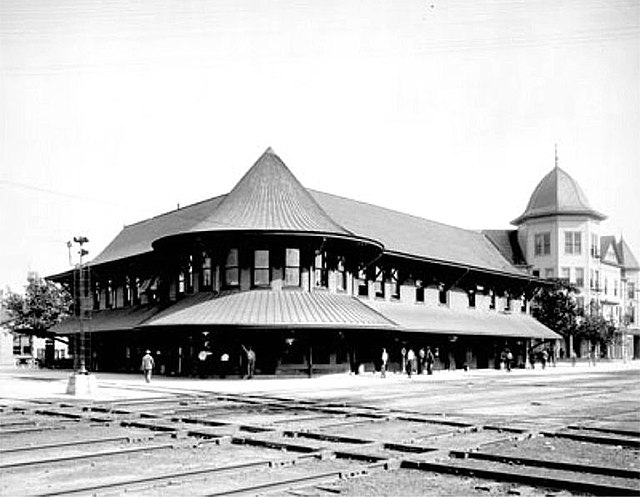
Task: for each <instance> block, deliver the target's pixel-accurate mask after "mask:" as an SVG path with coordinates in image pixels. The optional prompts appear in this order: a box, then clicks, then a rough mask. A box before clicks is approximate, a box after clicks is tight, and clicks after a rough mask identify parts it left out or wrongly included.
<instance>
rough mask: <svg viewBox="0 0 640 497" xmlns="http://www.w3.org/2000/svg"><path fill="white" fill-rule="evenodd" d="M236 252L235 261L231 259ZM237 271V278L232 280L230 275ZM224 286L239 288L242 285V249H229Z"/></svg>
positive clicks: (226, 257)
mask: <svg viewBox="0 0 640 497" xmlns="http://www.w3.org/2000/svg"><path fill="white" fill-rule="evenodd" d="M232 254H235V261H233V260H231V261H230V259H231V255H232ZM234 271H235V274H236V278H235V280H234V281H231V280H232V278H230V277H229V275H230V274H233V272H234ZM224 286H225V288H237V287H239V286H240V250H239V249H238V248H235V247H232V248H229V249H228V250H227V255H226V256H225V259H224Z"/></svg>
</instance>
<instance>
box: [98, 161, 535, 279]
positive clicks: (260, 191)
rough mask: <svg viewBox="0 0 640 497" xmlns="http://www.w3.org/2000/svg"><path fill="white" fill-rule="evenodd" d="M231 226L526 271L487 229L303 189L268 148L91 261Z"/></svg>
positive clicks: (129, 231)
mask: <svg viewBox="0 0 640 497" xmlns="http://www.w3.org/2000/svg"><path fill="white" fill-rule="evenodd" d="M221 230H222V231H229V230H265V231H266V230H275V231H292V230H293V231H302V232H321V233H328V234H335V235H339V236H355V237H358V238H366V239H370V240H375V241H377V242H380V243H382V244H383V246H384V249H385V251H386V252H387V253H395V254H398V255H407V256H413V257H419V258H424V259H427V260H431V261H436V262H442V263H452V264H456V265H462V266H466V267H470V268H478V269H482V270H489V271H497V272H502V273H509V274H513V275H518V276H523V275H525V274H526V273H525V272H524V271H522V270H520V269H518V268H516V267H515V266H514V265H513V264H512V263H511V260H508V259H507V258H505V256H503V255H502V254H501V253H500V251H499V250H498V249H497V248H496V246H494V244H493V243H492V242H491V241H490V240H489V239H488V238H487V237H486V236H484V235H483V234H482V233H479V232H476V231H471V230H466V229H462V228H457V227H454V226H449V225H446V224H442V223H438V222H435V221H430V220H428V219H424V218H420V217H417V216H412V215H409V214H405V213H402V212H398V211H394V210H391V209H386V208H384V207H379V206H375V205H372V204H367V203H364V202H359V201H356V200H351V199H347V198H344V197H339V196H336V195H331V194H328V193H322V192H318V191H314V190H307V189H305V188H304V187H303V186H302V185H301V184H300V183H299V181H298V180H297V179H296V178H295V177H294V176H293V174H292V173H291V171H289V169H288V168H287V167H286V166H285V165H284V163H283V162H282V161H281V160H280V158H279V157H278V156H277V155H276V154H275V153H274V152H273V150H271V149H268V150H267V151H266V152H265V153H264V154H263V155H262V156H261V157H260V158H259V159H258V161H257V162H256V163H255V164H254V165H253V167H252V168H251V169H250V170H249V171H248V172H247V173H246V174H245V175H244V177H243V178H242V179H241V180H240V181H239V182H238V184H237V185H236V186H235V187H234V189H233V190H232V191H231V192H230V193H229V194H227V195H221V196H219V197H214V198H212V199H209V200H205V201H203V202H199V203H197V204H193V205H191V206H188V207H183V208H181V209H178V210H175V211H171V212H168V213H165V214H162V215H159V216H156V217H153V218H151V219H147V220H144V221H141V222H139V223H136V224H132V225H130V226H126V227H125V228H124V229H123V230H122V231H121V232H120V233H119V234H118V235H117V236H116V238H115V239H114V240H113V241H112V242H111V243H110V244H109V245H108V246H107V247H106V248H105V249H104V250H103V251H102V252H101V253H100V254H99V255H98V256H97V257H96V258H95V259H94V260H93V261H92V264H94V265H96V264H102V263H106V262H112V261H116V260H119V259H123V258H127V257H132V256H136V255H141V254H144V253H149V252H151V251H152V250H153V248H152V243H153V242H154V241H156V240H158V239H160V238H163V237H166V236H171V235H177V234H182V233H195V232H211V231H213V232H215V231H221Z"/></svg>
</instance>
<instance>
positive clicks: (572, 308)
mask: <svg viewBox="0 0 640 497" xmlns="http://www.w3.org/2000/svg"><path fill="white" fill-rule="evenodd" d="M552 283H553V285H552V286H544V287H543V288H541V289H540V290H539V292H538V294H537V295H536V296H535V298H534V300H533V305H532V307H531V314H532V315H533V317H535V318H536V319H537V320H538V321H540V322H541V323H542V324H544V325H545V326H547V327H549V328H551V329H552V330H553V331H555V332H556V333H558V334H560V335H562V337H563V338H564V339H565V341H567V343H569V342H571V337H573V336H576V334H577V331H578V321H579V317H580V315H581V314H582V313H581V311H580V309H578V305H577V303H576V299H575V295H576V291H577V290H576V287H574V286H573V285H571V284H570V283H567V282H566V281H565V280H562V279H554V280H552Z"/></svg>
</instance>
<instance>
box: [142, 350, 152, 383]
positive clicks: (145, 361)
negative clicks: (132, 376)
mask: <svg viewBox="0 0 640 497" xmlns="http://www.w3.org/2000/svg"><path fill="white" fill-rule="evenodd" d="M154 366H155V362H154V360H153V357H151V351H150V350H147V351H146V353H145V354H144V355H143V356H142V364H141V365H140V369H141V370H142V372H143V373H144V381H146V382H147V383H151V372H152V371H153V367H154Z"/></svg>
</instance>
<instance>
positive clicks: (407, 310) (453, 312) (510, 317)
mask: <svg viewBox="0 0 640 497" xmlns="http://www.w3.org/2000/svg"><path fill="white" fill-rule="evenodd" d="M367 303H368V305H370V306H371V307H372V308H373V309H376V310H377V311H378V312H380V313H381V314H383V315H384V316H386V317H387V318H388V319H390V320H392V321H394V322H396V323H397V324H398V326H400V328H402V329H403V330H404V331H414V332H422V333H442V334H450V335H474V336H503V337H520V338H539V339H547V340H548V339H554V340H555V339H559V338H561V337H560V335H558V334H557V333H555V332H554V331H553V330H551V329H549V328H547V327H546V326H545V325H543V324H542V323H540V322H539V321H536V320H535V319H534V318H532V317H531V316H529V315H527V314H523V313H521V312H513V313H508V314H507V313H503V312H496V311H483V310H480V309H469V310H462V309H452V308H450V307H446V306H436V305H424V304H415V305H406V304H400V303H396V302H382V301H376V300H372V301H369V302H367Z"/></svg>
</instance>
